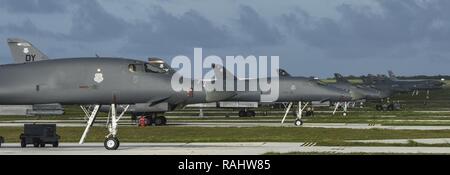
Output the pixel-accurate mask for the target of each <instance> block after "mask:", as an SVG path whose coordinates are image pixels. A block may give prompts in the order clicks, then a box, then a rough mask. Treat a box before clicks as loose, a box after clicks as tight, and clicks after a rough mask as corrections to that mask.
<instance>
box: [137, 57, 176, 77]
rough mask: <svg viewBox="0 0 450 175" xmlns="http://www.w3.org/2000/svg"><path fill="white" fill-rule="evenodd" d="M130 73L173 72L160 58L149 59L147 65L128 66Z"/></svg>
mask: <svg viewBox="0 0 450 175" xmlns="http://www.w3.org/2000/svg"><path fill="white" fill-rule="evenodd" d="M128 70H129V71H130V72H150V73H173V72H175V71H174V70H173V69H172V68H171V67H170V66H169V65H168V64H166V63H165V62H164V60H162V59H160V58H149V59H148V63H143V64H141V63H136V64H129V65H128Z"/></svg>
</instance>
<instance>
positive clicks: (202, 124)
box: [0, 121, 450, 130]
mask: <svg viewBox="0 0 450 175" xmlns="http://www.w3.org/2000/svg"><path fill="white" fill-rule="evenodd" d="M41 122H42V121H41ZM41 122H40V123H41ZM60 122H61V123H56V124H57V126H58V127H86V124H85V123H71V122H69V123H66V122H64V121H60ZM23 123H33V121H24V122H13V123H10V122H2V123H0V127H23ZM42 123H49V122H42ZM104 125H105V124H102V123H96V124H94V126H104ZM119 125H122V126H134V125H131V124H123V123H122V124H119ZM168 126H174V127H310V128H347V129H388V130H450V126H415V125H402V126H386V125H380V124H368V123H304V124H303V125H302V126H295V125H294V124H293V123H291V122H285V123H284V124H281V123H278V122H277V123H273V122H271V123H261V122H235V123H233V122H169V123H168ZM149 127H154V126H149Z"/></svg>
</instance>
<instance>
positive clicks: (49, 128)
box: [20, 124, 60, 147]
mask: <svg viewBox="0 0 450 175" xmlns="http://www.w3.org/2000/svg"><path fill="white" fill-rule="evenodd" d="M59 138H60V136H59V135H58V134H56V124H24V132H23V133H22V134H21V135H20V146H21V147H26V146H27V145H28V144H33V146H34V147H39V146H40V147H45V144H51V145H52V146H53V147H58V145H59Z"/></svg>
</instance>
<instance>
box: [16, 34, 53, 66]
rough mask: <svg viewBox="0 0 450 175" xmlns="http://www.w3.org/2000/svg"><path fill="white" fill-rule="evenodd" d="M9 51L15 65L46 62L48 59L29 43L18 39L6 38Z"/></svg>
mask: <svg viewBox="0 0 450 175" xmlns="http://www.w3.org/2000/svg"><path fill="white" fill-rule="evenodd" d="M8 45H9V49H10V50H11V55H12V56H13V58H14V62H15V63H27V62H34V61H42V60H47V59H48V57H47V55H45V54H44V53H42V52H41V51H40V50H39V49H37V48H35V47H34V46H33V45H32V44H31V43H30V42H28V41H26V40H23V39H20V38H8Z"/></svg>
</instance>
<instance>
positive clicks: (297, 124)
mask: <svg viewBox="0 0 450 175" xmlns="http://www.w3.org/2000/svg"><path fill="white" fill-rule="evenodd" d="M294 125H295V126H301V125H303V121H302V120H301V119H297V120H295V121H294Z"/></svg>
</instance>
